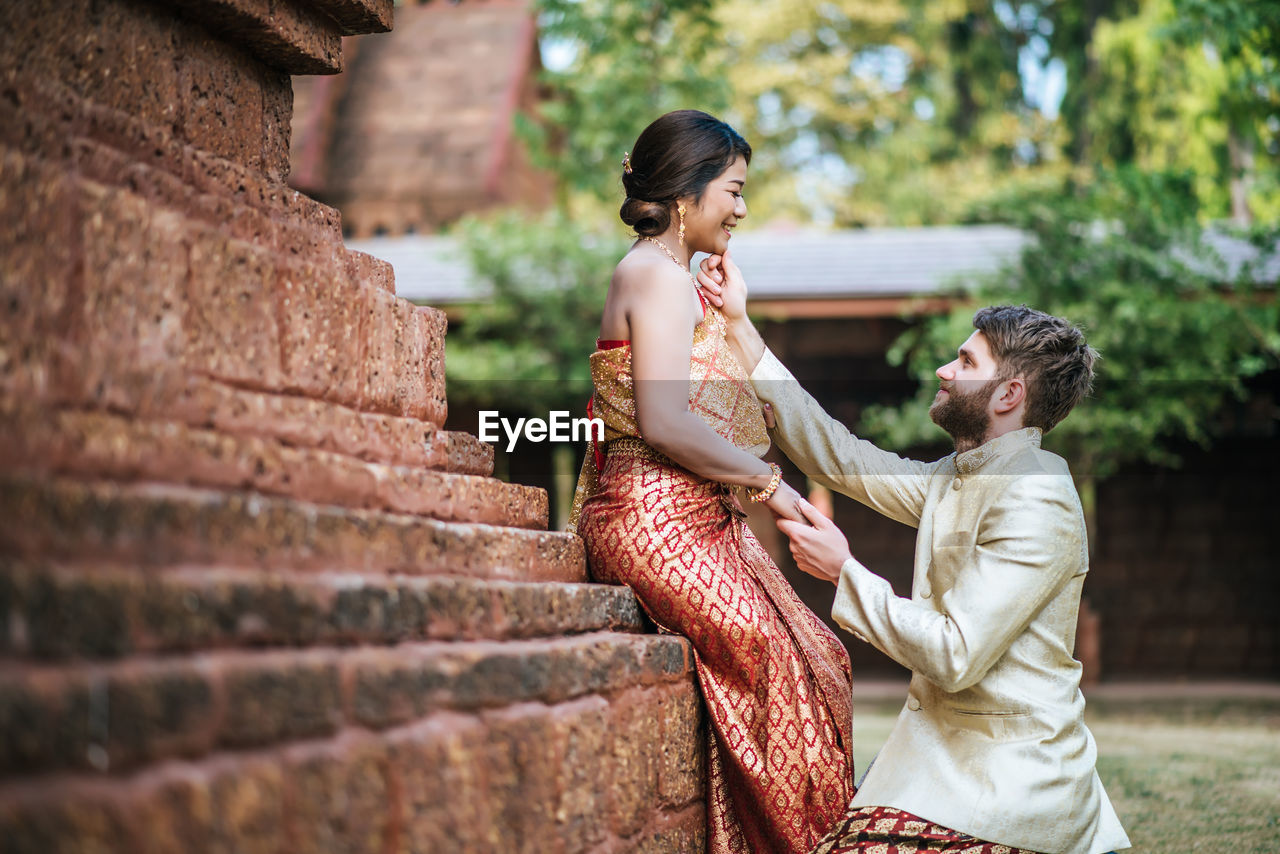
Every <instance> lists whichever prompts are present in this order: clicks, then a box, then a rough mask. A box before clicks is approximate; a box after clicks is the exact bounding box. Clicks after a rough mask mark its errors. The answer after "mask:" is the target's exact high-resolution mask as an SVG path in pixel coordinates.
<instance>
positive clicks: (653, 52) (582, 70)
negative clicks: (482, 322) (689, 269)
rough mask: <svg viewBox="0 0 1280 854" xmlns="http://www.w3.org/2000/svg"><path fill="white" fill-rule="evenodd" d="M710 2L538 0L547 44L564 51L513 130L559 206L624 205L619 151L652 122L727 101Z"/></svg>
mask: <svg viewBox="0 0 1280 854" xmlns="http://www.w3.org/2000/svg"><path fill="white" fill-rule="evenodd" d="M715 5H716V4H715V2H714V0H537V2H536V3H535V8H536V10H537V14H538V20H539V29H540V34H541V39H542V42H543V44H544V45H546V46H548V47H550V48H552V49H554V51H555V52H556V53H557V54H558V55H560V56H562V57H568V62H567V64H565V65H564V66H563V67H557V68H553V69H549V70H546V71H544V72H543V74H542V83H543V85H544V86H545V87H546V90H547V93H548V96H549V97H548V98H547V99H546V100H545V101H544V102H543V103H542V104H541V105H540V107H539V109H538V112H537V114H536V115H532V116H523V117H522V118H521V123H520V130H521V134H522V136H523V138H524V139H525V141H526V142H527V143H528V144H529V146H530V147H531V150H532V152H533V154H534V157H535V162H536V163H538V164H539V165H541V166H542V167H543V168H546V169H549V170H550V171H551V172H552V174H553V175H555V176H556V178H557V181H558V184H559V187H560V189H561V195H560V203H561V207H568V206H570V205H571V203H572V202H573V201H575V200H579V199H581V200H584V201H586V202H588V204H587V211H586V212H588V213H591V212H594V209H593V208H592V207H591V205H590V204H589V202H590V200H593V199H594V200H605V201H612V200H614V199H615V198H616V199H617V202H618V203H620V202H621V196H620V195H619V192H620V190H621V186H622V185H621V180H620V179H621V174H622V167H621V162H622V156H623V154H624V153H626V151H627V150H628V149H630V147H631V144H632V143H633V142H634V141H635V139H636V137H637V136H639V135H640V131H642V130H643V129H644V128H645V126H646V125H647V124H649V122H651V121H653V120H654V119H655V118H657V117H658V116H660V115H662V114H663V113H665V112H668V111H670V110H675V109H682V108H686V107H692V108H697V109H702V110H706V111H709V112H713V113H719V112H721V111H723V109H724V108H725V106H727V104H728V98H729V85H730V78H729V77H728V76H727V75H725V74H723V73H722V72H723V66H722V65H721V64H720V63H719V61H718V53H719V45H720V39H719V37H718V33H717V31H716V26H715V19H714V18H713V16H712V11H713V9H714V8H715Z"/></svg>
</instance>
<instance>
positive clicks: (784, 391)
mask: <svg viewBox="0 0 1280 854" xmlns="http://www.w3.org/2000/svg"><path fill="white" fill-rule="evenodd" d="M751 381H752V384H753V385H754V386H755V389H756V393H757V394H758V395H759V397H760V399H761V400H762V401H766V402H769V403H771V404H773V408H774V413H775V416H776V417H777V424H778V426H777V429H776V430H774V431H772V432H773V438H774V440H775V441H776V442H777V444H778V446H779V447H780V448H781V449H782V450H783V451H784V452H785V453H786V455H787V456H788V457H790V458H791V459H792V460H793V461H794V462H795V463H796V464H797V465H798V466H800V468H801V469H802V470H803V471H804V472H805V474H807V475H808V476H809V477H810V478H812V479H813V480H815V481H816V482H818V483H821V484H823V485H824V486H826V487H828V488H830V489H833V490H835V491H838V492H841V493H843V494H845V495H848V496H850V497H851V498H854V499H857V500H858V501H860V502H862V503H863V504H866V505H867V506H869V507H871V508H873V509H875V510H877V511H879V512H880V513H883V514H884V515H886V516H888V517H889V518H891V519H896V520H898V521H899V522H902V523H904V524H906V525H911V526H912V527H914V528H917V529H918V533H917V536H916V557H915V574H914V578H913V580H912V589H911V598H910V599H904V598H901V597H898V596H896V595H894V593H893V590H892V589H891V588H890V586H889V584H888V582H886V581H885V580H884V579H882V578H880V577H879V576H877V575H875V574H873V573H872V572H870V571H869V570H867V569H866V567H864V566H863V565H862V564H860V563H859V562H858V561H857V559H856V558H851V559H850V560H848V561H846V562H845V564H844V566H843V567H842V569H841V573H840V581H839V585H838V587H837V592H836V598H835V605H834V606H833V607H832V611H831V614H832V617H834V618H835V620H836V622H837V623H839V624H840V625H841V626H843V627H845V628H846V629H848V630H849V631H850V632H852V633H853V634H854V635H855V636H857V637H858V638H860V639H861V640H864V641H866V642H868V643H870V644H872V645H873V646H875V647H876V648H877V649H879V650H881V651H882V652H884V653H885V654H886V655H888V656H889V657H891V658H893V659H894V660H895V661H897V662H899V663H900V664H902V665H904V666H906V667H908V668H910V669H911V672H912V678H911V685H910V688H909V689H908V694H907V702H906V705H905V707H904V708H903V710H902V712H901V714H899V716H898V720H897V723H896V724H895V725H894V728H893V732H892V733H891V734H890V735H889V739H888V741H886V742H885V745H884V747H883V748H882V749H881V751H880V753H879V754H878V755H877V757H876V760H875V762H874V764H873V765H872V766H871V769H870V771H869V772H868V773H867V776H866V778H865V779H864V780H863V782H862V787H861V788H860V789H859V790H858V793H857V795H856V796H855V797H854V799H853V805H854V806H887V807H895V808H898V809H902V810H906V811H908V812H911V813H914V814H916V815H918V816H920V817H922V818H925V819H928V820H929V821H933V822H936V823H938V824H941V825H945V826H946V827H950V828H952V829H954V830H958V831H961V832H962V833H967V834H969V835H971V836H975V837H977V838H978V839H982V840H986V841H988V842H996V843H1000V844H1003V845H1009V846H1016V847H1019V848H1028V849H1031V850H1032V851H1039V852H1044V854H1100V852H1107V851H1112V850H1117V849H1121V848H1128V847H1129V839H1128V837H1127V836H1126V835H1125V832H1124V829H1123V828H1122V827H1121V826H1120V822H1119V820H1118V819H1117V818H1116V814H1115V811H1114V810H1113V809H1112V808H1111V802H1110V801H1109V800H1108V799H1107V794H1106V792H1104V791H1103V789H1102V783H1101V782H1100V781H1099V779H1098V774H1097V772H1096V770H1095V768H1094V766H1095V761H1096V756H1097V749H1096V747H1095V745H1094V740H1093V736H1092V735H1091V734H1090V732H1089V730H1088V729H1087V728H1086V727H1085V725H1084V720H1083V712H1084V697H1083V696H1082V695H1081V693H1080V663H1079V662H1077V661H1076V660H1075V659H1074V658H1072V650H1073V647H1074V644H1075V630H1076V616H1077V612H1078V609H1079V605H1080V589H1081V586H1082V584H1083V583H1084V577H1085V573H1086V572H1087V571H1088V568H1089V562H1088V551H1087V545H1086V540H1085V527H1084V516H1083V514H1082V512H1081V509H1080V499H1079V496H1078V495H1077V493H1076V490H1075V486H1074V484H1073V483H1072V480H1071V473H1070V472H1069V471H1068V470H1067V465H1066V463H1065V462H1064V461H1063V460H1062V459H1061V458H1060V457H1058V456H1055V455H1054V454H1051V453H1049V452H1047V451H1043V450H1041V449H1040V431H1039V430H1038V429H1037V428H1034V427H1032V428H1027V429H1024V430H1017V431H1014V432H1012V433H1007V434H1005V435H1003V436H1001V437H999V438H998V439H994V440H992V441H990V442H987V443H986V444H984V445H982V446H981V447H978V448H975V449H973V450H972V451H968V452H965V453H963V454H959V455H956V454H951V455H950V456H947V457H944V458H943V459H941V460H938V461H937V462H932V463H924V462H917V461H914V460H907V459H903V458H902V457H899V456H896V455H894V454H891V453H888V452H886V451H882V450H880V449H879V448H877V447H875V446H874V445H872V444H871V443H870V442H867V441H866V440H863V439H858V438H857V437H855V436H853V435H851V434H850V433H849V431H848V430H847V429H846V428H845V427H844V426H843V425H842V424H840V423H839V422H838V421H836V420H835V419H833V418H831V417H830V416H829V415H827V413H826V412H824V411H823V409H822V407H821V406H819V405H818V403H817V402H816V401H815V400H814V399H813V398H811V397H810V396H809V395H808V394H806V393H805V392H804V390H803V389H801V388H800V385H799V383H797V382H796V381H795V378H794V377H792V376H791V374H790V373H789V372H788V371H787V369H786V368H785V367H783V365H782V363H781V362H779V361H778V360H777V358H775V357H774V356H773V354H772V353H769V352H767V351H766V353H765V355H764V358H763V359H762V360H761V361H760V364H759V365H757V366H756V368H755V370H754V372H753V373H752V375H751ZM852 548H853V551H854V552H856V551H857V543H853V544H852ZM854 690H855V699H856V690H857V689H856V687H855V689H854Z"/></svg>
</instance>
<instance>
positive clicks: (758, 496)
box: [749, 463, 782, 504]
mask: <svg viewBox="0 0 1280 854" xmlns="http://www.w3.org/2000/svg"><path fill="white" fill-rule="evenodd" d="M769 469H770V470H771V471H772V472H773V477H771V478H769V483H768V485H766V486H765V488H764V489H759V490H756V491H755V492H754V493H753V494H752V495H751V496H750V497H749V499H750V501H751V503H752V504H763V503H764V502H766V501H768V500H769V499H770V498H772V497H773V494H774V493H775V492H777V491H778V484H780V483H782V466H780V465H778V464H777V463H769Z"/></svg>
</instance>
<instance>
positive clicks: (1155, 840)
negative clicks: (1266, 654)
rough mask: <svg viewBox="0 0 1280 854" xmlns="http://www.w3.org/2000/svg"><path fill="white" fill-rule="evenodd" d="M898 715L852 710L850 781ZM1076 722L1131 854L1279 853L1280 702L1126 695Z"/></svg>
mask: <svg viewBox="0 0 1280 854" xmlns="http://www.w3.org/2000/svg"><path fill="white" fill-rule="evenodd" d="M904 693H905V692H904ZM854 696H855V700H856V698H857V692H856V690H855V692H854ZM899 708H901V703H900V702H890V701H885V700H882V699H879V698H877V700H876V701H874V702H870V703H864V704H862V705H861V706H859V705H857V704H856V703H855V706H854V713H853V740H854V758H855V761H856V762H857V768H858V774H859V776H861V774H862V773H863V771H864V770H865V769H866V767H867V763H868V762H869V761H870V760H871V757H872V756H874V755H875V753H876V751H877V750H879V748H880V745H881V744H882V743H883V742H884V740H885V738H886V737H888V735H889V730H890V729H891V728H892V726H893V721H894V719H895V718H896V717H897V713H898V709H899ZM1086 719H1087V722H1088V724H1089V728H1090V729H1091V730H1092V731H1093V734H1094V736H1095V737H1096V738H1097V741H1098V756H1099V759H1098V774H1099V776H1100V777H1101V778H1102V782H1103V785H1104V786H1106V789H1107V794H1108V795H1110V797H1111V801H1112V804H1113V805H1114V806H1115V808H1116V812H1117V813H1119V815H1120V820H1121V822H1123V824H1124V826H1125V830H1126V831H1127V832H1128V833H1129V839H1130V840H1131V841H1132V842H1133V848H1132V849H1130V850H1131V852H1132V854H1184V852H1188V854H1190V852H1194V854H1280V702H1278V701H1276V700H1274V699H1262V698H1245V699H1236V700H1232V699H1222V698H1205V697H1196V698H1185V697H1183V698H1167V697H1166V698H1154V699H1135V698H1132V697H1130V698H1126V699H1124V700H1096V701H1090V703H1089V707H1088V710H1087V712H1086Z"/></svg>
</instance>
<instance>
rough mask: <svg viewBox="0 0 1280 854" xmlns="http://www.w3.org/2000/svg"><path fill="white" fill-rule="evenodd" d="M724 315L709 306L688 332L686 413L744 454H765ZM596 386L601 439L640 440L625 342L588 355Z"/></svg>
mask: <svg viewBox="0 0 1280 854" xmlns="http://www.w3.org/2000/svg"><path fill="white" fill-rule="evenodd" d="M726 328H727V325H726V322H725V319H724V316H723V315H722V314H720V312H719V311H718V310H716V308H715V306H711V305H708V306H707V312H706V316H705V317H704V318H703V320H702V322H701V323H699V324H698V325H697V326H696V327H695V328H694V330H693V351H692V354H691V356H690V359H689V411H690V412H692V413H694V414H695V415H697V416H698V417H699V418H701V419H702V420H703V421H705V422H707V424H708V425H710V427H711V429H712V430H715V431H716V432H717V433H718V434H720V435H721V436H722V437H724V438H725V439H727V440H728V441H730V442H732V443H733V444H734V445H736V446H737V447H739V448H742V449H743V450H744V451H748V452H749V453H752V454H755V455H756V456H763V455H764V453H765V451H767V450H769V435H768V433H767V432H766V431H765V426H764V417H763V415H761V412H760V400H759V399H758V398H757V397H756V393H755V391H754V390H753V389H752V388H751V383H750V382H748V380H747V372H746V371H745V370H743V368H742V365H741V364H739V363H738V360H737V358H735V357H734V355H733V351H732V350H730V349H729V344H728V342H727V341H726V340H725V330H726ZM591 379H592V382H593V383H594V384H595V394H594V396H593V397H592V401H591V403H592V415H593V416H595V417H596V418H600V419H601V420H603V421H604V428H605V433H604V437H605V441H606V442H608V441H612V440H613V439H617V438H621V437H624V436H634V437H638V438H644V437H643V436H640V427H639V424H638V423H637V422H636V398H635V377H634V376H633V375H632V373H631V345H630V344H627V343H623V344H621V346H618V347H612V348H609V349H598V350H596V351H595V352H594V353H592V354H591Z"/></svg>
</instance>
